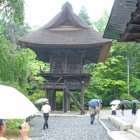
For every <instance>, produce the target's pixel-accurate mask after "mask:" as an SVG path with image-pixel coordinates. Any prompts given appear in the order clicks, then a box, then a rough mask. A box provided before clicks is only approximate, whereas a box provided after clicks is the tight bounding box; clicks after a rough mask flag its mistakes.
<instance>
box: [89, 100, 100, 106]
mask: <svg viewBox="0 0 140 140" xmlns="http://www.w3.org/2000/svg"><path fill="white" fill-rule="evenodd" d="M88 104H89V106H98V105H99V104H100V102H99V100H97V99H91V100H90V101H89V102H88Z"/></svg>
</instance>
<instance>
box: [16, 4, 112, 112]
mask: <svg viewBox="0 0 140 140" xmlns="http://www.w3.org/2000/svg"><path fill="white" fill-rule="evenodd" d="M46 16H47V15H46ZM19 43H20V46H21V47H27V48H30V49H32V50H34V51H35V53H36V54H37V57H38V59H39V60H41V61H43V62H48V63H50V72H43V71H40V73H39V75H40V76H42V77H44V78H45V79H46V81H47V82H46V83H44V85H42V86H41V88H42V89H44V90H45V91H46V97H47V98H48V99H49V101H50V105H51V108H52V110H56V91H63V109H62V110H63V111H64V112H67V111H68V110H70V98H72V100H73V101H74V102H75V104H76V105H77V107H78V108H79V109H80V110H81V113H83V114H84V89H85V87H86V86H87V85H88V83H89V81H90V77H91V76H92V75H91V74H90V73H84V72H83V65H85V64H87V63H98V62H104V61H105V60H106V58H107V55H108V53H109V50H110V47H111V40H110V39H104V38H103V37H102V34H100V33H99V32H97V31H95V30H93V29H92V28H91V27H90V26H88V25H87V24H86V23H84V22H83V21H82V20H81V19H80V18H79V17H78V16H77V15H76V14H75V13H74V12H73V8H72V5H71V4H70V3H69V2H66V3H65V4H63V6H62V8H61V11H60V12H59V13H58V14H57V15H56V16H55V17H54V18H53V19H52V20H51V21H50V22H48V23H47V24H46V25H44V26H43V27H41V28H40V29H38V30H36V31H34V32H31V33H29V34H27V35H25V36H23V37H21V38H20V39H19ZM71 91H78V92H81V96H80V97H81V102H80V103H79V102H78V101H77V100H76V98H75V97H74V96H73V94H72V93H71Z"/></svg>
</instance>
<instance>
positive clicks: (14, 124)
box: [6, 119, 24, 130]
mask: <svg viewBox="0 0 140 140" xmlns="http://www.w3.org/2000/svg"><path fill="white" fill-rule="evenodd" d="M23 122H24V120H23V119H7V120H6V128H7V130H14V129H17V128H18V126H19V125H20V124H22V123H23Z"/></svg>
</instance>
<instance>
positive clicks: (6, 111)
mask: <svg viewBox="0 0 140 140" xmlns="http://www.w3.org/2000/svg"><path fill="white" fill-rule="evenodd" d="M37 112H39V111H38V109H37V108H36V107H35V106H34V104H33V103H32V102H31V101H30V100H29V99H28V98H27V97H26V96H25V95H23V94H22V93H21V92H19V91H18V90H16V89H15V88H12V87H9V86H4V85H0V118H1V119H25V118H27V117H29V116H31V115H33V114H35V113H37Z"/></svg>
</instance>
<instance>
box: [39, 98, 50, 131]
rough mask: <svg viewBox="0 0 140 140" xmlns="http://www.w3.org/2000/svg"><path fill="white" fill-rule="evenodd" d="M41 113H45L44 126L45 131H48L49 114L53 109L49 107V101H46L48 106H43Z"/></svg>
mask: <svg viewBox="0 0 140 140" xmlns="http://www.w3.org/2000/svg"><path fill="white" fill-rule="evenodd" d="M41 111H42V112H43V116H44V120H45V121H44V125H43V130H45V129H46V128H47V129H48V118H49V113H50V111H51V107H50V105H49V101H48V100H47V101H46V104H45V105H43V106H42V109H41Z"/></svg>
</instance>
